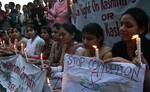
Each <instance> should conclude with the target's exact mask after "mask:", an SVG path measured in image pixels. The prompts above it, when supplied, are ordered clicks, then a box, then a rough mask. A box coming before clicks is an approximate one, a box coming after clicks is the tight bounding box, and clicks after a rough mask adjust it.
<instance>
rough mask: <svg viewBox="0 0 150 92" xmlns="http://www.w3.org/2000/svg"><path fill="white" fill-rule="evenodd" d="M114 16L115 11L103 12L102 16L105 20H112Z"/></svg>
mask: <svg viewBox="0 0 150 92" xmlns="http://www.w3.org/2000/svg"><path fill="white" fill-rule="evenodd" d="M113 17H114V13H112V12H111V13H107V14H103V15H102V16H101V18H102V20H103V21H106V20H112V19H113Z"/></svg>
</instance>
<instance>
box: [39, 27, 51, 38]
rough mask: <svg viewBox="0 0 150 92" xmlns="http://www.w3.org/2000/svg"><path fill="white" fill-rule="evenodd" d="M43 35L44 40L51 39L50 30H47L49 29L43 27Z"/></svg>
mask: <svg viewBox="0 0 150 92" xmlns="http://www.w3.org/2000/svg"><path fill="white" fill-rule="evenodd" d="M41 37H42V38H43V39H44V40H47V39H49V37H50V36H49V34H48V32H47V30H46V29H41Z"/></svg>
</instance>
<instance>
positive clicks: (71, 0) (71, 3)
mask: <svg viewBox="0 0 150 92" xmlns="http://www.w3.org/2000/svg"><path fill="white" fill-rule="evenodd" d="M72 5H73V0H70V8H72Z"/></svg>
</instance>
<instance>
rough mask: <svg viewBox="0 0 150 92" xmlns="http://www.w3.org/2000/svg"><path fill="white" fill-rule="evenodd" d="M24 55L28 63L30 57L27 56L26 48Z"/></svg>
mask: <svg viewBox="0 0 150 92" xmlns="http://www.w3.org/2000/svg"><path fill="white" fill-rule="evenodd" d="M24 54H25V57H26V60H27V62H28V56H27V52H26V48H24Z"/></svg>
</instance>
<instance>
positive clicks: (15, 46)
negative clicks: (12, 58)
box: [14, 45, 17, 55]
mask: <svg viewBox="0 0 150 92" xmlns="http://www.w3.org/2000/svg"><path fill="white" fill-rule="evenodd" d="M14 50H15V53H16V55H17V48H16V45H14Z"/></svg>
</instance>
